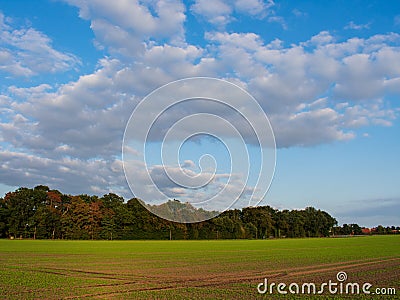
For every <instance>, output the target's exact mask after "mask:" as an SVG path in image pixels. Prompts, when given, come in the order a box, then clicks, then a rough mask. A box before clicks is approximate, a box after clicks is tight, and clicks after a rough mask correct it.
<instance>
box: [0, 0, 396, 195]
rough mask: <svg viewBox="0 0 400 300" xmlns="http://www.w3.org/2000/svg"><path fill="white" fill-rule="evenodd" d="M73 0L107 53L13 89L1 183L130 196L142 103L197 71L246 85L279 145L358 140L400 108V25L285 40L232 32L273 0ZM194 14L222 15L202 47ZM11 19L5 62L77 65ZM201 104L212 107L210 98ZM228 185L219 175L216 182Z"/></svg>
mask: <svg viewBox="0 0 400 300" xmlns="http://www.w3.org/2000/svg"><path fill="white" fill-rule="evenodd" d="M66 2H68V3H69V4H71V5H73V6H76V7H78V9H79V14H80V17H81V18H84V19H86V20H89V21H90V26H91V29H92V30H93V32H94V34H95V43H96V46H97V47H98V48H101V49H104V51H106V53H107V57H104V58H102V59H101V60H100V61H99V62H98V66H97V68H96V70H94V72H93V73H92V74H87V75H82V76H81V77H80V78H79V79H78V80H76V81H73V82H68V83H60V84H58V85H57V86H51V85H49V84H48V83H46V82H44V83H43V84H41V85H37V86H31V87H26V86H25V87H21V86H18V85H13V86H10V87H8V89H7V90H5V91H3V94H2V95H1V96H0V110H1V117H0V133H1V134H0V147H1V148H0V157H1V158H0V159H1V162H2V163H1V168H2V169H1V170H2V171H1V178H0V181H1V182H2V183H5V184H8V185H17V186H18V185H21V184H25V185H33V184H49V185H51V186H52V187H59V188H62V189H64V188H66V187H69V191H70V192H96V193H101V192H106V191H109V190H113V191H119V192H120V193H121V194H124V195H129V193H128V192H127V187H126V183H125V180H124V178H123V172H122V167H121V161H120V152H121V151H120V149H121V141H122V136H123V133H124V128H125V125H126V123H127V121H128V118H129V116H130V114H131V112H132V110H133V109H134V107H135V106H136V104H137V103H138V102H139V101H140V100H141V99H142V98H143V97H144V96H145V95H146V94H148V93H149V92H151V91H152V90H153V89H154V88H157V87H159V86H160V85H162V84H166V83H168V82H170V81H172V80H176V79H180V78H184V77H190V76H213V77H219V78H225V79H227V80H229V81H232V82H234V83H237V84H238V85H240V86H241V87H244V88H245V89H247V90H248V91H249V92H250V93H251V94H252V95H253V96H254V97H255V98H256V99H257V100H258V101H259V103H260V105H261V107H262V108H263V109H264V111H265V112H266V113H267V114H268V116H269V117H270V121H271V123H272V127H273V129H274V131H275V136H276V139H277V144H278V147H292V146H310V145H318V144H321V143H330V142H334V141H342V140H349V139H354V138H357V130H358V129H359V128H362V127H365V126H371V125H376V126H390V125H391V123H392V122H393V120H394V119H396V118H397V114H398V111H397V110H396V108H393V107H390V105H387V101H386V95H387V94H388V93H390V94H392V95H393V94H394V95H398V94H399V93H400V89H399V86H400V35H398V34H396V33H387V34H383V35H373V36H371V37H369V38H357V37H354V38H349V39H346V40H338V39H337V38H336V37H335V36H334V35H332V33H330V32H327V31H323V32H321V33H319V34H317V35H315V36H312V37H309V39H308V40H305V41H303V42H302V43H298V44H292V45H289V46H285V43H284V42H283V41H280V40H278V39H277V40H274V41H272V42H265V41H264V40H263V38H262V37H261V36H259V35H257V34H256V33H251V32H247V33H241V32H236V33H232V32H226V31H225V30H224V26H225V25H227V24H228V23H229V22H234V19H235V16H236V15H237V14H240V13H243V14H246V15H247V16H251V17H257V18H264V17H265V16H268V15H269V11H270V10H271V9H273V6H274V4H273V2H272V1H259V0H237V1H223V0H218V1H202V0H197V1H195V2H194V3H193V4H192V5H191V6H187V7H185V5H184V4H183V3H182V2H180V1H172V0H170V1H167V0H160V1H126V0H118V1H108V0H93V1H87V0H67V1H66ZM188 14H194V15H196V16H198V17H201V18H204V19H206V20H207V21H208V22H210V23H211V24H213V25H216V26H215V27H213V28H214V29H213V30H211V31H209V32H207V33H206V34H205V36H204V45H194V44H191V43H189V42H188V41H187V40H186V38H185V36H186V32H185V26H184V25H185V20H186V18H187V15H188ZM7 20H8V19H7V17H5V16H4V15H2V14H0V72H3V73H7V74H10V75H12V76H28V77H29V76H36V75H37V74H39V73H43V72H61V71H65V70H68V69H69V68H74V67H75V66H77V65H78V64H79V59H78V58H77V57H75V56H74V55H72V54H69V53H62V52H59V51H57V50H55V49H54V48H53V46H52V42H51V40H50V39H49V38H48V37H47V36H46V35H45V33H42V32H39V31H37V30H36V29H34V28H29V27H27V28H13V27H12V25H11V23H10V22H9V21H7ZM350 25H351V27H354V26H355V24H349V26H350ZM353 25H354V26H353ZM349 28H350V27H349ZM354 29H357V28H354ZM154 105H155V107H156V106H157V103H155V104H154ZM190 109H193V107H191V108H190ZM199 110H200V111H204V109H203V108H201V104H200V106H199ZM188 112H189V108H187V107H186V108H185V107H183V108H182V110H181V111H180V113H181V116H184V115H185V114H187V113H188ZM175 113H176V111H175ZM220 113H221V116H222V117H223V116H224V115H229V112H227V111H224V110H222V111H221V112H220ZM165 118H167V120H166V122H165V124H168V115H166V116H165ZM171 118H172V120H175V119H176V115H172V116H171ZM164 121H165V120H164ZM221 134H223V133H221ZM132 151H137V149H136V150H135V149H133V150H132ZM171 167H173V166H171ZM140 169H141V168H140V167H139V168H138V173H137V174H136V176H137V177H138V178H140V176H139V175H140V172H142V171H143V170H142V171H139V170H140ZM152 172H155V173H156V172H157V168H154V169H153V170H152ZM221 176H222V175H221ZM138 180H139V179H138ZM237 180H238V181H240V179H239V178H237ZM139 181H140V180H139ZM223 183H224V181H223V180H222V179H221V180H217V179H216V180H215V181H214V184H215V189H217V187H218V185H221V184H223ZM163 188H164V189H165V190H166V191H167V193H168V194H169V195H170V196H171V197H174V196H176V197H177V198H179V197H181V196H182V193H185V191H182V190H181V189H179V188H178V187H177V186H173V185H170V184H169V183H168V182H167V183H165V186H164V187H163ZM230 188H231V189H234V188H235V185H234V184H232V187H230ZM196 196H197V195H196Z"/></svg>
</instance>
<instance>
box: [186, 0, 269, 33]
mask: <svg viewBox="0 0 400 300" xmlns="http://www.w3.org/2000/svg"><path fill="white" fill-rule="evenodd" d="M274 5H275V4H274V2H273V1H272V0H269V1H263V0H235V1H229V0H214V1H208V0H196V1H195V3H194V4H193V5H192V6H191V11H192V12H193V13H194V14H196V15H198V16H201V17H203V18H204V19H206V20H207V21H208V22H209V23H211V24H213V25H215V26H217V27H218V28H224V27H225V26H226V25H227V24H228V23H231V22H232V21H234V20H235V16H234V14H235V13H238V14H244V15H249V16H252V17H257V18H264V17H265V16H267V15H268V14H270V13H271V12H272V10H271V9H272V7H273V6H274Z"/></svg>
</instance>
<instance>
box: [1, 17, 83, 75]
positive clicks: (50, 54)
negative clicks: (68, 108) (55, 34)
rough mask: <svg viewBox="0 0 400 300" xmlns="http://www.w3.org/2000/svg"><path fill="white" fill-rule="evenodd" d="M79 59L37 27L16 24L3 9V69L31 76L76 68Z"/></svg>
mask: <svg viewBox="0 0 400 300" xmlns="http://www.w3.org/2000/svg"><path fill="white" fill-rule="evenodd" d="M79 64H80V61H79V59H78V58H77V57H76V56H74V55H72V54H70V53H62V52H60V51H57V50H56V49H54V48H53V47H52V41H51V39H50V38H49V37H48V36H46V35H45V34H44V33H42V32H39V31H37V30H35V29H34V28H29V27H27V28H24V27H22V28H14V27H13V26H12V19H10V18H7V17H5V16H4V14H3V13H1V12H0V72H1V73H3V76H4V74H5V75H6V76H10V75H11V76H13V77H29V76H32V75H35V74H39V73H56V72H61V71H65V70H69V69H71V68H74V67H76V66H78V65H79Z"/></svg>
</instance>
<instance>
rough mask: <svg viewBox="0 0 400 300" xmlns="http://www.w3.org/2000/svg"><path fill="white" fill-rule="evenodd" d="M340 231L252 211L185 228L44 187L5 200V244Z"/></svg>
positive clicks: (139, 210)
mask: <svg viewBox="0 0 400 300" xmlns="http://www.w3.org/2000/svg"><path fill="white" fill-rule="evenodd" d="M174 203H180V202H179V201H177V200H174ZM335 228H336V230H337V231H338V228H339V227H338V226H337V221H336V219H335V218H333V217H332V216H330V215H329V214H328V213H327V212H325V211H321V210H317V209H315V208H313V207H308V208H306V209H303V210H281V211H280V210H277V209H274V208H272V207H270V206H260V207H247V208H243V209H241V210H238V209H234V210H228V211H225V212H223V213H221V214H220V215H219V216H217V217H215V218H212V219H210V220H207V221H203V222H198V223H188V224H185V223H175V222H171V221H167V220H165V219H162V218H160V217H157V216H156V215H154V214H152V213H150V212H149V211H148V210H147V209H146V208H145V207H144V206H143V205H142V202H141V200H139V199H137V198H132V199H130V200H128V201H126V202H125V201H124V199H123V198H122V197H120V196H118V195H116V194H113V193H109V194H106V195H104V196H102V197H98V196H89V195H86V194H82V195H75V196H73V195H67V194H63V193H61V192H60V191H58V190H51V189H49V188H48V187H47V186H43V185H39V186H36V187H35V188H33V189H31V188H24V187H21V188H19V189H17V190H15V191H14V192H9V193H7V194H6V195H5V196H4V198H0V238H34V239H109V240H111V239H122V240H128V239H263V238H270V237H274V238H279V237H322V236H329V235H331V234H332V233H333V230H335Z"/></svg>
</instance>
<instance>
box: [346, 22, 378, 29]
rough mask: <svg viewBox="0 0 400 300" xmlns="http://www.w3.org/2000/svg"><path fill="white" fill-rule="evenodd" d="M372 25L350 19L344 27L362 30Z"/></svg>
mask: <svg viewBox="0 0 400 300" xmlns="http://www.w3.org/2000/svg"><path fill="white" fill-rule="evenodd" d="M370 26H371V23H367V24H356V23H354V21H350V22H349V23H348V24H347V25H346V26H345V27H344V29H353V30H362V29H369V28H370Z"/></svg>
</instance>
